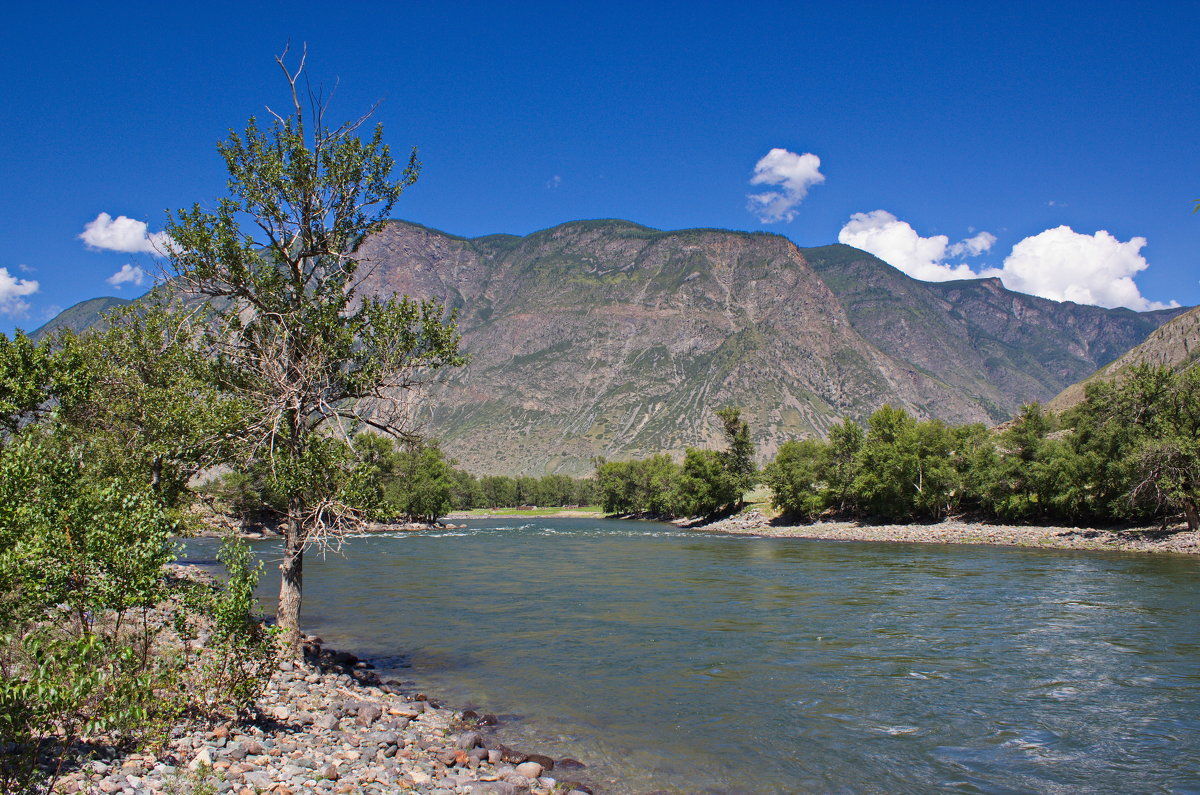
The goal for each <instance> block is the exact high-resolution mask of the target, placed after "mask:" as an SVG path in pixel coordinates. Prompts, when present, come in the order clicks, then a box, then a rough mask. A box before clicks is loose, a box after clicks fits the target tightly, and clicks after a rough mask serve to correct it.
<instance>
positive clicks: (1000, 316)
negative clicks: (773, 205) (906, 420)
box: [801, 245, 1187, 422]
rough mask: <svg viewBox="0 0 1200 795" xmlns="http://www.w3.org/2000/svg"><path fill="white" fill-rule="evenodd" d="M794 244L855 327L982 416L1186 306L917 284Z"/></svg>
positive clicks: (1007, 408) (1071, 376) (1068, 378)
mask: <svg viewBox="0 0 1200 795" xmlns="http://www.w3.org/2000/svg"><path fill="white" fill-rule="evenodd" d="M801 250H802V252H803V253H804V256H805V258H806V259H807V260H808V262H809V263H810V264H811V265H812V266H813V268H814V269H815V270H816V271H817V273H818V274H820V276H821V278H823V279H824V280H825V282H826V284H828V285H829V287H830V289H831V290H833V292H834V293H836V294H837V296H838V298H839V299H840V300H841V302H842V304H843V306H845V308H846V312H847V314H848V315H849V317H850V322H851V323H852V324H853V325H854V328H855V330H857V331H858V332H859V333H860V334H862V335H863V337H865V338H866V339H867V340H868V341H869V342H871V343H872V344H874V345H876V346H877V347H879V348H880V349H881V350H883V351H885V352H886V353H888V354H890V355H891V356H893V357H895V358H897V359H899V360H902V361H905V362H908V363H909V364H911V365H912V366H913V367H915V368H917V369H919V370H920V371H921V372H923V373H926V374H928V375H929V376H930V377H932V378H935V379H937V380H939V381H941V382H943V383H945V384H947V385H949V386H951V387H952V388H954V389H955V390H958V391H960V392H961V393H962V394H964V395H966V396H967V397H969V398H970V399H971V400H972V401H974V402H975V403H976V404H977V405H978V406H979V407H980V408H981V409H982V410H983V411H984V412H985V414H986V420H987V421H991V422H999V421H1002V420H1005V419H1008V418H1009V417H1011V416H1013V415H1014V414H1015V413H1016V412H1017V410H1018V409H1020V407H1021V405H1022V404H1023V403H1028V402H1030V401H1033V400H1037V401H1041V402H1045V401H1047V400H1049V399H1050V398H1051V397H1053V396H1054V395H1055V394H1057V393H1058V392H1059V391H1060V390H1061V389H1062V388H1063V387H1064V386H1065V385H1067V384H1072V383H1075V382H1076V381H1079V380H1080V379H1082V378H1085V377H1087V376H1088V375H1089V374H1091V373H1093V372H1095V371H1096V370H1097V369H1098V368H1100V367H1102V366H1103V365H1105V364H1107V363H1108V362H1111V361H1112V360H1113V359H1115V358H1117V357H1118V356H1120V355H1121V354H1122V353H1124V352H1125V351H1127V350H1129V349H1130V348H1132V347H1133V346H1135V345H1137V344H1138V343H1140V342H1141V341H1142V340H1144V339H1146V337H1147V336H1148V335H1150V333H1151V332H1152V331H1154V330H1155V329H1157V328H1158V327H1159V326H1161V325H1162V324H1163V323H1165V322H1166V321H1168V320H1170V319H1171V318H1174V317H1177V316H1178V315H1180V314H1182V313H1183V312H1186V311H1187V309H1186V308H1175V309H1163V310H1158V311H1155V312H1134V311H1133V310H1131V309H1124V308H1121V309H1104V308H1102V307H1098V306H1085V305H1080V304H1076V303H1072V302H1070V301H1067V302H1058V301H1051V300H1048V299H1045V298H1038V297H1036V296H1032V295H1026V294H1024V293H1015V292H1012V291H1010V290H1006V289H1005V288H1004V285H1003V284H1002V283H1001V282H1000V280H999V279H994V278H992V279H971V280H965V281H950V282H922V281H917V280H916V279H912V278H910V277H908V276H906V275H905V274H903V273H901V272H900V271H898V270H896V269H895V268H893V267H892V266H890V265H888V264H887V263H885V262H883V261H882V260H880V259H878V258H876V257H873V256H871V255H870V254H867V253H865V252H863V251H859V250H858V249H855V248H851V247H849V246H843V245H834V246H824V247H821V248H810V249H801ZM944 419H949V418H948V417H944Z"/></svg>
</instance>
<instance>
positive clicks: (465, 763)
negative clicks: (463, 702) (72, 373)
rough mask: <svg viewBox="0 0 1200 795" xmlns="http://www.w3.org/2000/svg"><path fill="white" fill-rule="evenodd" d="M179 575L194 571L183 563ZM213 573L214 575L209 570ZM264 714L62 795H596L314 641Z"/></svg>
mask: <svg viewBox="0 0 1200 795" xmlns="http://www.w3.org/2000/svg"><path fill="white" fill-rule="evenodd" d="M175 568H176V569H183V568H190V567H182V566H178V567H175ZM201 576H203V575H201ZM251 714H252V716H253V717H252V719H250V720H246V721H238V722H229V723H220V724H216V725H189V726H181V727H177V728H175V729H174V730H172V731H171V734H170V739H169V740H168V741H167V742H166V744H165V746H164V747H162V748H161V749H159V750H157V751H143V752H140V753H127V754H110V755H107V756H105V757H104V758H101V759H92V760H90V761H87V762H85V763H84V764H83V765H82V766H81V767H80V768H79V769H76V770H74V771H71V772H68V773H66V774H65V775H63V776H62V777H61V778H60V779H59V780H58V782H57V784H56V786H55V788H54V791H55V792H61V793H138V795H145V794H146V793H158V792H168V793H179V794H180V795H186V794H189V793H197V794H198V793H212V794H213V795H216V794H217V793H237V795H255V794H256V793H267V792H270V793H276V794H277V795H292V794H293V793H301V792H303V793H321V794H322V795H341V794H342V793H371V794H377V795H382V793H392V792H419V793H433V794H434V795H517V794H518V793H531V795H562V794H564V793H566V794H568V795H590V794H591V793H592V789H591V788H590V787H589V786H588V785H586V784H583V783H581V782H580V781H579V780H578V778H579V777H580V773H579V771H580V770H582V769H583V768H584V765H583V764H582V763H580V762H578V761H576V760H573V759H558V760H555V759H553V758H551V757H548V756H543V755H539V754H531V753H525V752H522V751H517V750H514V749H512V748H509V747H507V746H505V745H503V744H501V743H500V742H498V741H497V740H496V739H495V738H494V737H492V736H491V735H490V734H489V727H490V726H494V725H496V723H497V720H496V717H495V716H493V715H482V716H480V715H478V714H476V713H474V712H471V711H465V712H464V711H458V710H454V709H449V708H447V707H446V706H444V705H443V704H442V703H441V702H439V701H438V700H436V699H434V698H430V697H428V696H427V695H425V694H423V693H415V692H410V691H407V690H405V689H404V687H403V685H402V683H400V682H398V681H395V680H389V681H386V682H385V681H381V679H380V677H379V676H378V674H376V673H375V671H374V670H373V666H372V665H371V664H370V663H369V662H366V661H363V660H359V659H358V658H357V657H356V656H355V655H353V654H350V653H348V652H344V651H335V650H332V649H327V648H323V646H322V641H321V639H320V638H317V637H313V636H307V637H306V638H305V644H304V658H303V660H302V661H297V662H290V661H285V662H283V663H281V664H280V667H279V669H278V670H277V671H275V673H274V674H273V675H272V678H271V680H270V683H269V684H268V686H267V688H266V690H265V692H264V693H263V695H262V696H261V697H260V698H259V699H258V700H257V701H256V703H255V707H254V709H253V710H251Z"/></svg>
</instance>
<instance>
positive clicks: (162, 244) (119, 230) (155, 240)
mask: <svg viewBox="0 0 1200 795" xmlns="http://www.w3.org/2000/svg"><path fill="white" fill-rule="evenodd" d="M79 239H80V240H82V241H83V242H84V243H85V244H87V245H88V246H89V247H90V248H98V249H105V250H108V251H122V252H124V253H126V254H157V255H160V256H161V255H165V254H167V253H168V252H169V251H170V248H171V242H172V241H171V238H170V237H169V236H168V235H167V233H166V232H155V233H154V234H150V233H149V232H148V228H147V226H146V222H145V221H137V220H134V219H133V218H127V217H126V216H124V215H118V216H117V217H116V218H113V217H112V216H111V215H109V214H108V213H100V214H99V215H97V216H96V218H95V220H93V221H89V222H88V223H87V224H86V225H85V226H84V227H83V233H82V234H81V235H79Z"/></svg>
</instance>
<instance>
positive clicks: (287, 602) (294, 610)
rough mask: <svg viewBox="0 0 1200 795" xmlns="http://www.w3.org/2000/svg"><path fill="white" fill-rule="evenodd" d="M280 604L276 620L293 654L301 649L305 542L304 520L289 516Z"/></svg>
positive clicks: (296, 653) (280, 584)
mask: <svg viewBox="0 0 1200 795" xmlns="http://www.w3.org/2000/svg"><path fill="white" fill-rule="evenodd" d="M279 570H280V572H282V575H283V576H282V577H280V578H279V606H278V608H277V609H276V611H275V620H276V621H277V622H278V623H279V626H280V628H281V629H282V630H283V639H284V643H285V644H286V646H287V649H288V650H289V653H290V654H291V655H292V656H293V657H299V656H300V654H301V650H300V597H301V595H302V592H303V590H304V541H303V538H302V536H301V534H300V520H299V519H296V518H295V517H289V518H288V521H287V526H286V528H285V530H284V538H283V562H282V563H280V564H279Z"/></svg>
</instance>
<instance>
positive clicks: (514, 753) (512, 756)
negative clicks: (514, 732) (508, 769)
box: [499, 745, 529, 765]
mask: <svg viewBox="0 0 1200 795" xmlns="http://www.w3.org/2000/svg"><path fill="white" fill-rule="evenodd" d="M499 750H500V754H501V757H500V758H501V759H503V760H504V761H505V762H508V763H509V764H510V765H519V764H521V763H522V762H524V761H525V760H526V759H528V758H529V754H523V753H521V752H520V751H518V750H516V749H514V748H509V747H508V746H507V745H501V746H500V748H499Z"/></svg>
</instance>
